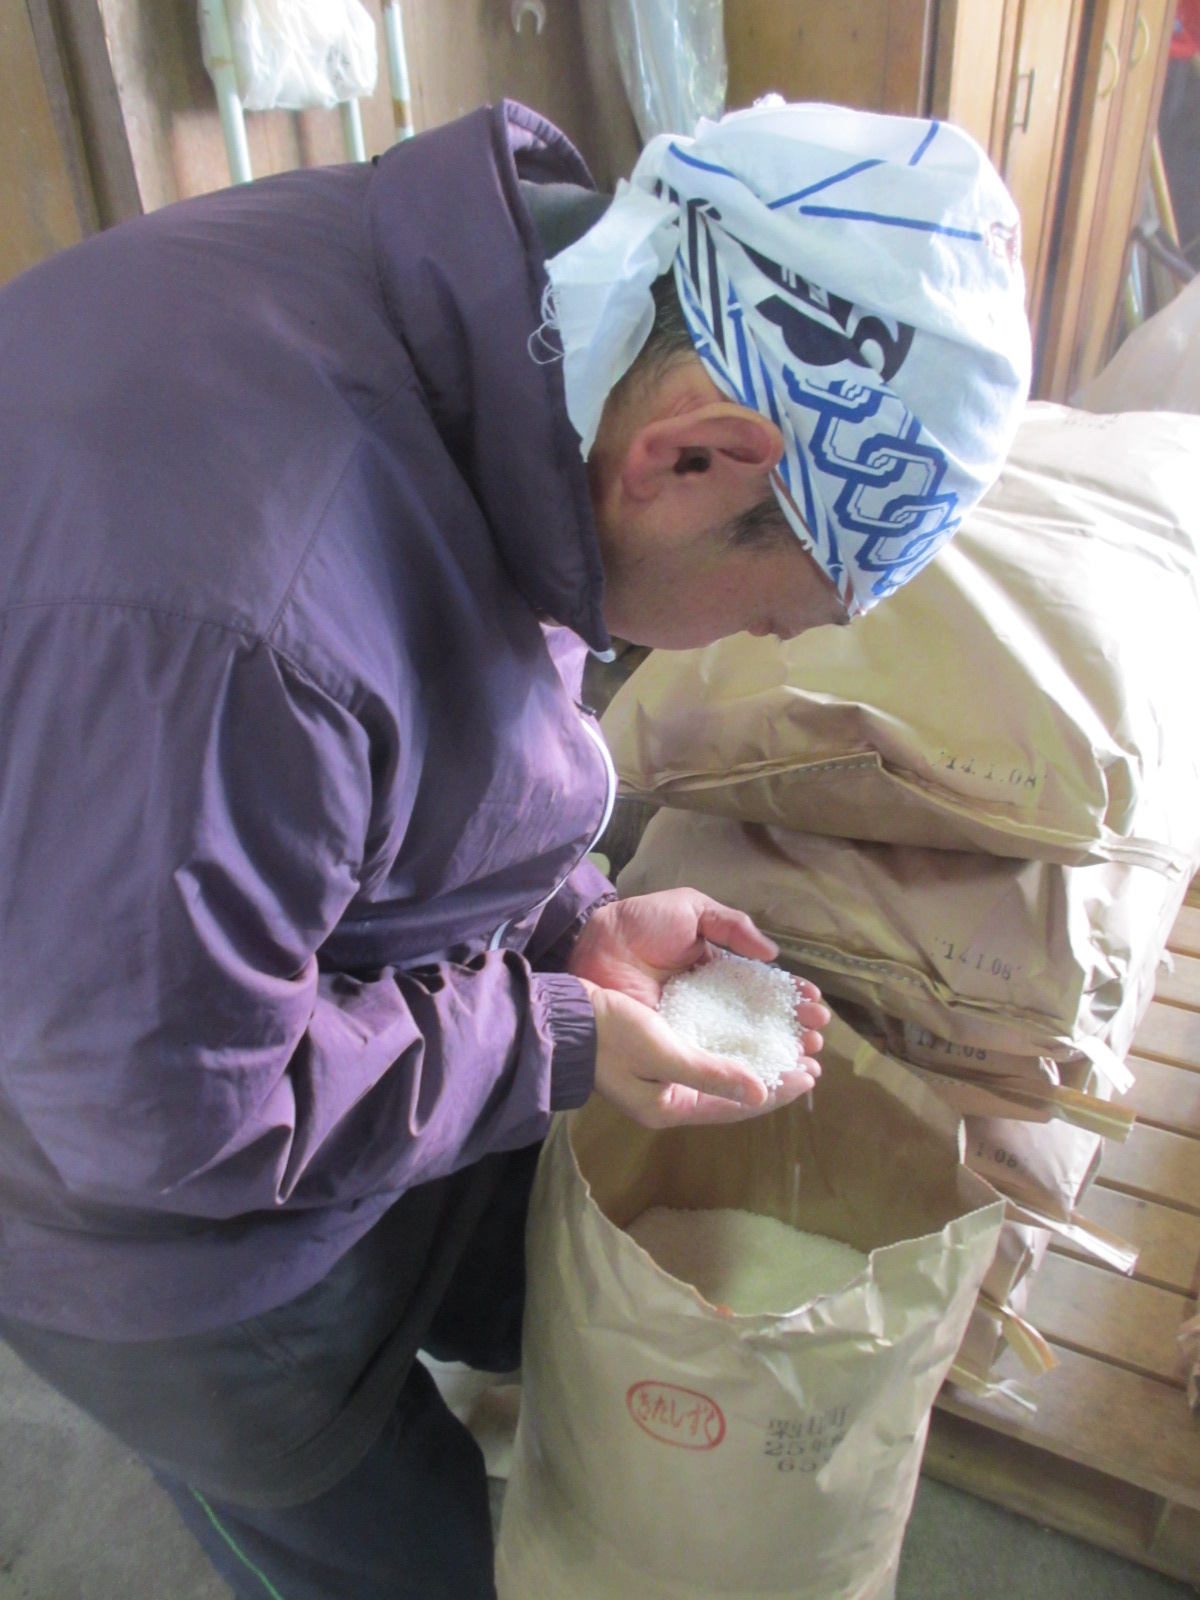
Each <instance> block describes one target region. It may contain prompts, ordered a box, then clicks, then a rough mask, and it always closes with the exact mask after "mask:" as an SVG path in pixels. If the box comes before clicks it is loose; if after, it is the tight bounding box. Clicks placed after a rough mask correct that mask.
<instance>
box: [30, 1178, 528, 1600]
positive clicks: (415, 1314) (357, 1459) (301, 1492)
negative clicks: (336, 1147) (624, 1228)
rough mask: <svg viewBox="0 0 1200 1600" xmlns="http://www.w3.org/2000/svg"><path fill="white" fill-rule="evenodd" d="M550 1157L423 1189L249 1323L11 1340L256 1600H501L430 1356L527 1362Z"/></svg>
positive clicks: (483, 1522)
mask: <svg viewBox="0 0 1200 1600" xmlns="http://www.w3.org/2000/svg"><path fill="white" fill-rule="evenodd" d="M537 1154H538V1151H537V1149H536V1148H534V1149H529V1150H522V1151H518V1152H516V1153H514V1154H513V1155H511V1156H507V1157H505V1156H500V1157H489V1158H488V1160H487V1161H486V1162H483V1163H481V1164H480V1166H479V1167H477V1168H472V1169H470V1170H469V1171H468V1172H464V1173H462V1174H458V1175H456V1176H455V1178H453V1179H450V1180H445V1181H444V1183H443V1184H442V1185H441V1187H440V1188H437V1189H435V1187H434V1186H428V1187H427V1190H426V1191H422V1190H414V1191H411V1192H410V1194H409V1195H406V1196H405V1197H404V1199H403V1200H402V1201H401V1202H399V1203H398V1204H397V1206H396V1207H394V1208H393V1210H392V1211H391V1212H389V1213H388V1214H387V1216H386V1217H385V1218H384V1219H383V1220H382V1221H381V1222H380V1223H379V1224H377V1225H376V1227H375V1228H374V1229H373V1230H372V1233H371V1234H369V1235H368V1236H367V1237H366V1238H365V1239H364V1240H363V1241H361V1243H360V1244H359V1245H357V1246H355V1248H354V1249H353V1250H352V1251H351V1252H350V1254H349V1255H348V1256H347V1257H345V1258H344V1259H343V1261H342V1262H339V1264H338V1266H337V1267H336V1268H335V1269H334V1271H333V1272H332V1273H330V1275H329V1276H328V1278H326V1279H325V1280H324V1281H323V1282H322V1283H319V1284H317V1285H316V1286H315V1287H314V1288H313V1289H312V1290H310V1291H308V1292H307V1293H306V1294H304V1295H301V1296H300V1297H299V1298H298V1299H297V1300H295V1301H291V1302H289V1303H288V1304H286V1305H284V1306H280V1307H279V1308H277V1309H276V1310H274V1311H268V1312H265V1313H262V1314H260V1315H258V1316H256V1317H253V1318H251V1319H249V1320H248V1321H247V1322H244V1323H239V1324H237V1325H235V1326H234V1327H232V1328H229V1329H226V1330H216V1331H215V1332H213V1333H209V1334H203V1335H190V1336H186V1337H183V1338H178V1339H167V1340H152V1341H144V1342H141V1343H137V1344H125V1345H114V1344H110V1343H104V1342H100V1341H95V1340H88V1339H80V1338H77V1337H75V1336H73V1335H66V1334H58V1333H53V1332H49V1331H47V1330H43V1329H37V1328H33V1327H30V1326H28V1325H26V1324H22V1323H18V1322H16V1321H13V1320H12V1319H9V1318H4V1317H0V1336H2V1337H3V1338H4V1339H5V1340H6V1341H7V1342H8V1343H9V1344H10V1345H11V1346H12V1347H13V1349H14V1350H16V1352H17V1354H18V1355H19V1356H21V1357H22V1359H23V1360H25V1361H26V1362H27V1363H28V1365H29V1366H31V1367H32V1368H33V1369H34V1371H35V1372H38V1373H39V1374H40V1375H41V1376H42V1377H43V1378H45V1379H46V1380H47V1381H48V1382H49V1383H51V1384H53V1385H54V1387H55V1388H57V1389H58V1390H59V1391H60V1392H61V1393H63V1394H65V1395H67V1396H68V1397H69V1398H70V1399H72V1400H74V1401H75V1402H76V1403H77V1404H78V1405H80V1406H81V1407H82V1408H83V1409H84V1410H85V1411H88V1412H90V1414H91V1415H92V1416H94V1417H95V1418H96V1419H97V1420H98V1421H99V1422H101V1423H102V1424H104V1425H105V1426H106V1427H108V1428H109V1429H111V1431H112V1432H114V1433H115V1434H117V1436H118V1437H119V1438H121V1439H123V1440H124V1441H125V1443H126V1444H128V1445H130V1446H131V1447H132V1448H133V1449H135V1450H137V1451H138V1452H139V1454H141V1455H142V1457H143V1458H144V1459H145V1460H146V1462H147V1464H148V1465H149V1466H150V1467H151V1469H152V1470H153V1471H154V1474H155V1476H156V1478H157V1479H158V1481H159V1483H160V1484H161V1485H162V1486H163V1488H164V1489H165V1490H166V1491H167V1493H168V1494H169V1495H170V1496H171V1498H172V1499H173V1501H174V1502H175V1504H176V1506H177V1507H178V1508H179V1510H180V1512H181V1514H182V1516H183V1519H184V1521H185V1523H186V1524H187V1526H188V1528H189V1529H190V1530H191V1532H192V1533H193V1534H194V1535H195V1537H196V1538H197V1539H198V1540H199V1541H200V1543H201V1545H202V1546H203V1548H204V1550H205V1552H206V1554H207V1555H208V1557H209V1559H210V1560H211V1561H212V1563H213V1565H214V1566H215V1567H216V1569H217V1571H218V1572H219V1573H220V1574H221V1576H222V1577H223V1578H224V1579H225V1581H226V1582H227V1583H228V1584H229V1586H230V1588H231V1589H232V1590H233V1592H234V1594H235V1595H236V1596H237V1597H238V1600H495V1586H494V1583H493V1578H492V1565H493V1551H492V1530H491V1518H490V1513H489V1507H488V1489H487V1478H486V1474H485V1472H484V1465H483V1457H482V1454H481V1452H480V1450H479V1448H478V1446H477V1445H476V1444H475V1441H474V1440H473V1439H472V1438H471V1436H470V1434H469V1433H468V1432H467V1430H466V1429H465V1428H464V1427H463V1426H462V1425H461V1424H460V1423H459V1422H458V1420H457V1419H456V1418H455V1417H454V1416H453V1415H452V1413H451V1412H450V1411H449V1409H448V1408H447V1406H446V1405H445V1403H444V1402H443V1400H442V1398H441V1396H440V1394H439V1393H438V1391H437V1387H436V1385H435V1384H434V1382H433V1379H432V1378H431V1377H430V1376H429V1374H428V1372H427V1371H426V1369H425V1368H424V1367H422V1366H421V1365H420V1364H419V1363H417V1362H414V1360H413V1357H414V1355H415V1352H416V1350H417V1348H418V1347H420V1348H422V1349H425V1350H427V1351H428V1352H429V1353H430V1354H431V1355H433V1356H435V1357H437V1358H438V1359H439V1360H442V1361H461V1362H465V1363H466V1364H467V1365H469V1366H472V1367H476V1368H479V1369H481V1370H485V1371H492V1372H511V1371H512V1370H514V1369H515V1368H516V1367H517V1366H519V1364H520V1328H521V1314H522V1310H523V1305H524V1289H525V1265H524V1225H525V1216H526V1212H527V1209H528V1200H529V1189H530V1186H531V1184H532V1180H533V1173H534V1168H535V1166H536V1161H537ZM417 1236H421V1237H423V1238H424V1240H425V1248H424V1250H423V1252H422V1255H421V1259H420V1261H419V1263H418V1266H417V1268H414V1267H413V1260H412V1245H413V1241H414V1238H415V1237H417Z"/></svg>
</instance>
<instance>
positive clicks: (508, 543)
mask: <svg viewBox="0 0 1200 1600" xmlns="http://www.w3.org/2000/svg"><path fill="white" fill-rule="evenodd" d="M522 179H524V180H526V181H531V182H535V183H571V184H578V185H582V186H585V187H587V188H589V189H594V187H595V185H594V183H593V182H592V178H591V175H590V173H589V172H588V170H587V167H586V166H585V164H584V162H583V159H582V157H581V156H580V155H579V153H578V152H577V151H576V150H575V148H574V146H573V145H572V144H571V143H570V141H569V140H568V139H566V138H565V137H564V135H563V134H561V133H560V132H559V131H558V130H557V129H556V128H555V127H554V126H553V125H552V124H551V123H549V122H547V121H546V120H545V119H544V118H542V117H540V116H538V115H537V114H536V113H535V112H532V111H530V110H528V109H527V108H526V107H524V106H521V105H517V104H516V103H515V102H512V101H505V102H503V103H502V104H500V105H497V106H493V107H485V108H483V109H482V110H480V111H477V112H475V113H473V114H471V115H470V116H467V117H463V118H461V119H459V120H458V121H457V122H453V123H449V124H447V125H445V126H444V127H441V128H437V129H434V130H432V131H431V132H429V133H426V134H422V135H420V136H419V137H418V138H417V139H414V140H409V141H406V142H405V143H403V144H400V145H397V146H395V147H394V148H393V149H392V150H390V151H389V152H388V153H387V154H386V155H385V156H383V157H381V158H380V159H379V161H378V164H377V167H376V171H375V174H374V176H373V179H372V187H371V227H372V234H373V240H374V247H375V253H376V261H377V265H378V269H379V276H380V282H381V287H382V290H383V295H384V300H385V304H386V307H387V312H388V315H389V317H390V318H391V321H392V323H393V326H394V328H395V330H396V334H397V336H398V337H399V338H400V339H401V341H402V342H403V343H404V345H405V348H406V350H407V352H408V354H409V357H410V359H411V360H412V363H413V366H414V369H415V371H416V374H417V377H418V381H419V382H420V383H421V385H422V387H423V389H424V391H425V395H426V398H427V403H428V405H429V408H430V411H431V413H432V415H433V417H434V419H435V421H436V424H437V427H438V431H439V433H440V434H441V436H442V438H443V439H444V440H445V441H446V444H447V447H448V448H449V449H450V451H451V453H452V455H453V456H454V458H455V461H456V464H457V465H458V468H459V470H460V471H461V472H462V474H463V476H464V478H465V479H466V480H467V482H468V483H469V484H470V485H471V488H472V490H473V492H474V494H475V496H476V498H477V500H478V502H479V504H480V506H481V507H482V508H483V511H484V514H485V516H486V517H487V519H488V523H489V525H490V526H491V528H492V530H493V532H494V535H495V538H496V540H497V543H498V545H499V547H500V552H501V556H502V558H503V560H504V563H505V565H506V567H507V569H508V571H509V573H510V574H511V576H512V578H513V581H514V582H515V583H516V585H517V587H518V588H519V589H520V590H521V592H522V594H524V596H525V597H526V599H527V600H528V601H529V602H530V603H531V604H532V605H533V606H534V607H535V608H536V609H537V610H538V611H539V612H541V613H544V614H546V615H548V616H549V617H551V618H553V619H554V620H555V621H556V622H560V623H564V624H565V625H566V626H567V627H569V628H571V629H573V630H574V632H576V633H578V634H579V635H580V636H581V637H582V638H583V639H585V640H586V642H587V643H588V644H589V645H590V646H591V648H592V649H593V650H597V651H605V650H607V649H609V648H610V644H611V641H610V638H609V634H608V629H607V628H606V626H605V623H604V617H603V613H602V610H601V601H602V597H603V585H604V577H603V569H602V566H601V562H600V548H599V544H598V542H597V537H596V529H595V522H594V519H593V516H592V507H591V500H590V496H589V493H588V484H587V473H586V470H585V467H584V463H583V458H582V455H581V454H580V449H579V438H578V435H577V434H576V432H575V430H574V428H573V427H572V426H571V422H570V419H569V418H568V416H567V409H566V398H565V393H564V389H563V380H562V364H561V361H559V360H555V359H553V357H549V359H548V358H547V354H546V353H541V354H539V353H538V352H539V351H543V349H544V347H543V346H542V344H541V342H540V341H539V339H538V337H537V335H538V332H539V329H540V328H541V327H542V324H543V320H544V318H543V313H542V303H543V296H544V293H545V289H546V285H547V278H546V271H545V257H544V252H543V248H542V243H541V240H540V238H539V236H538V232H537V229H536V227H535V226H534V224H533V221H532V219H531V217H530V215H529V211H528V209H527V207H526V205H525V203H524V201H523V200H522V198H521V193H520V180H522Z"/></svg>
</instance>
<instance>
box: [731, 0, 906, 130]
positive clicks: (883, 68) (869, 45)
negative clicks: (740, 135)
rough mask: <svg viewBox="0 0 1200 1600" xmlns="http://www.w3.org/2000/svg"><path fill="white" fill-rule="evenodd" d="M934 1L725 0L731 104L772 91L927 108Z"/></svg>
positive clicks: (885, 107) (873, 106) (869, 105)
mask: <svg viewBox="0 0 1200 1600" xmlns="http://www.w3.org/2000/svg"><path fill="white" fill-rule="evenodd" d="M930 13H931V6H930V3H929V0H840V3H839V4H838V5H836V6H831V5H830V4H829V3H828V0H725V12H724V15H725V48H726V53H727V55H728V58H729V92H728V95H727V103H728V105H729V107H730V109H731V110H732V109H734V108H735V107H738V106H747V105H750V104H751V103H752V102H753V101H754V100H756V99H758V97H759V96H760V95H763V94H767V93H769V92H771V91H772V90H774V91H776V92H778V93H779V94H782V95H783V96H784V97H785V99H788V100H829V101H835V102H837V103H838V104H841V105H851V106H858V107H860V108H861V109H862V110H866V111H894V112H899V113H901V114H904V115H908V116H919V115H921V113H922V112H923V111H924V109H925V106H924V99H925V80H926V77H927V71H926V67H927V59H926V50H927V44H928V39H929V16H930Z"/></svg>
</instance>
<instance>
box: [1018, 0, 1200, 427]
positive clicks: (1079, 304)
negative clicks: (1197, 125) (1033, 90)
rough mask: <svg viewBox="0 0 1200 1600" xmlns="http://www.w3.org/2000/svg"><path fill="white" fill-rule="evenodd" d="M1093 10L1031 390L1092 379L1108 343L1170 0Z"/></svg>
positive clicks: (1157, 91) (1166, 41)
mask: <svg viewBox="0 0 1200 1600" xmlns="http://www.w3.org/2000/svg"><path fill="white" fill-rule="evenodd" d="M1094 10H1095V13H1096V15H1095V18H1094V25H1093V29H1092V32H1091V36H1090V39H1089V41H1088V51H1087V59H1086V61H1085V62H1084V64H1083V67H1082V69H1081V71H1080V73H1079V75H1078V94H1077V105H1076V137H1075V145H1074V149H1073V152H1072V157H1071V164H1070V166H1069V168H1068V170H1067V171H1066V173H1065V174H1064V182H1063V186H1062V191H1061V194H1060V197H1059V198H1060V210H1061V226H1060V229H1059V237H1058V240H1057V249H1056V253H1055V261H1054V280H1053V284H1052V286H1051V293H1050V295H1049V297H1048V299H1047V302H1046V305H1045V307H1044V314H1043V325H1042V329H1041V335H1042V337H1041V341H1040V344H1041V356H1042V360H1041V367H1040V371H1039V382H1040V388H1041V391H1042V392H1043V393H1045V394H1047V395H1049V396H1051V397H1053V398H1063V399H1065V398H1068V397H1069V396H1070V395H1072V394H1073V393H1074V392H1075V391H1076V390H1077V389H1078V388H1080V387H1081V386H1082V385H1083V384H1085V383H1086V382H1087V381H1088V380H1089V379H1090V378H1092V377H1094V376H1095V374H1096V373H1097V372H1098V371H1099V370H1100V368H1101V367H1102V366H1103V365H1104V363H1105V362H1106V361H1107V359H1108V357H1109V356H1110V355H1111V353H1112V350H1113V348H1114V345H1115V342H1116V338H1117V334H1118V330H1119V321H1120V302H1121V290H1122V285H1123V284H1124V281H1125V275H1126V273H1127V271H1128V267H1129V248H1130V245H1129V241H1130V235H1131V232H1132V230H1133V228H1134V226H1135V225H1136V223H1137V222H1138V221H1139V219H1140V216H1141V207H1142V197H1143V195H1144V193H1145V185H1146V175H1147V171H1148V167H1149V161H1150V147H1151V144H1152V141H1153V136H1154V130H1155V127H1156V126H1157V123H1158V109H1159V105H1160V103H1161V101H1162V91H1163V82H1164V80H1165V77H1166V69H1167V52H1168V47H1169V45H1170V35H1171V25H1172V22H1173V20H1174V14H1175V4H1174V0H1099V3H1098V4H1097V5H1096V6H1095V7H1094Z"/></svg>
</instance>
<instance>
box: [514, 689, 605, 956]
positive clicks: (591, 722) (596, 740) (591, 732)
mask: <svg viewBox="0 0 1200 1600" xmlns="http://www.w3.org/2000/svg"><path fill="white" fill-rule="evenodd" d="M577 709H578V711H579V720H580V722H581V724H582V726H583V731H584V732H585V733H586V734H587V735H588V737H589V738H590V739H591V741H592V743H593V744H594V745H595V746H596V749H597V750H599V752H600V757H601V759H602V760H603V762H604V784H605V790H604V814H603V816H602V817H601V818H600V826H599V827H598V828H597V829H596V832H595V834H594V836H593V838H592V842H591V844H589V845H588V847H587V849H586V850H585V851H584V852H583V855H581V856H580V857H579V860H578V861H574V862H572V864H571V865H570V866H569V867H568V868H567V870H566V872H564V873H563V875H562V877H561V878H560V879H559V880H558V882H557V883H556V884H555V885H554V887H553V889H551V891H550V893H549V894H548V895H546V897H545V899H543V900H539V901H538V903H537V904H536V905H535V906H531V907H530V909H529V910H528V911H523V912H522V913H521V915H520V916H519V917H510V918H509V919H508V921H507V922H502V923H501V924H500V926H499V927H498V928H497V929H496V931H495V933H494V934H493V935H492V937H491V942H490V943H489V944H488V949H489V950H498V949H499V948H500V944H501V941H502V940H503V938H504V935H505V934H506V933H507V932H508V930H509V929H510V928H511V927H512V925H513V923H514V922H522V921H524V919H525V918H526V917H531V916H534V915H535V914H536V913H537V912H539V911H543V910H544V909H545V908H546V907H547V906H548V905H549V904H550V902H551V900H553V899H554V896H555V895H556V894H557V893H558V891H559V890H560V889H561V888H562V886H563V884H564V883H566V881H567V879H568V878H569V877H570V876H571V874H572V873H573V872H574V871H575V868H576V867H577V866H578V865H579V862H580V861H583V860H584V859H585V858H586V857H587V856H589V855H590V854H591V853H592V851H593V850H594V849H595V848H596V846H597V845H598V844H599V843H600V841H601V839H603V837H604V832H605V829H606V828H607V827H608V824H609V822H610V821H611V820H612V814H613V807H614V806H615V805H616V803H617V769H616V768H615V767H614V766H613V762H612V757H611V756H610V755H609V753H608V746H607V745H606V744H605V742H604V735H603V734H602V733H601V732H600V729H599V728H598V727H597V726H596V721H595V718H594V717H593V716H592V714H591V712H589V711H585V710H584V708H583V707H582V706H579V707H577Z"/></svg>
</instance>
